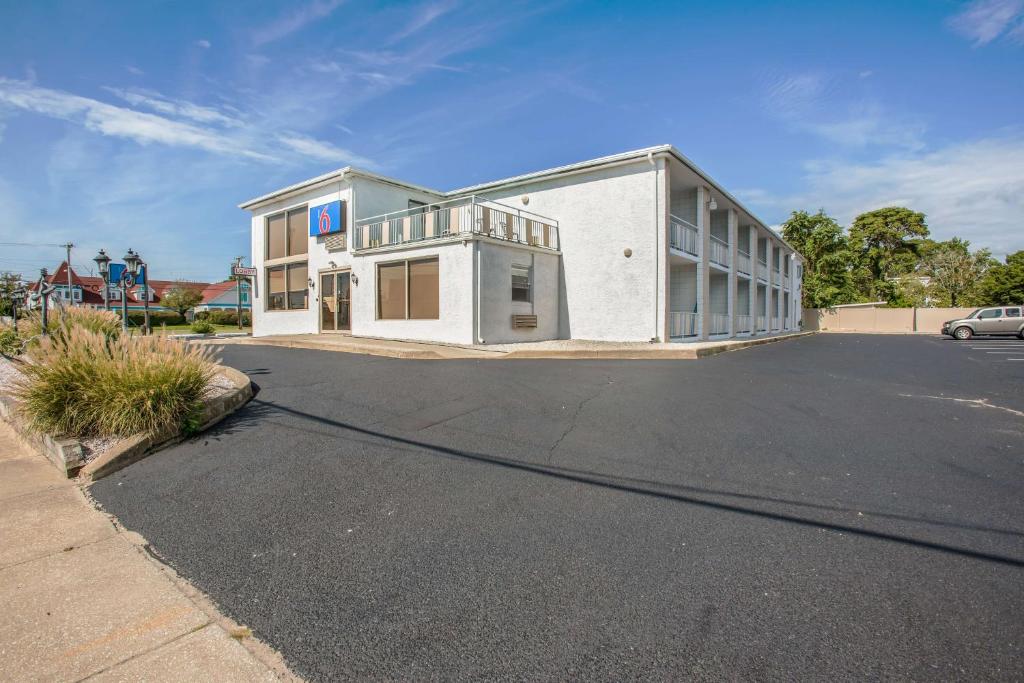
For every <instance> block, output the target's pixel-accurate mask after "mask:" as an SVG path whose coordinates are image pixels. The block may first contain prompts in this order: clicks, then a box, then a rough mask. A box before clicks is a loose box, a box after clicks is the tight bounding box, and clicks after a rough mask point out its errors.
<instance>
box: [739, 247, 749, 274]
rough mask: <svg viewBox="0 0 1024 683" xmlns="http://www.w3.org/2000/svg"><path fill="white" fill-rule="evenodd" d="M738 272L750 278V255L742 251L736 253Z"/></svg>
mask: <svg viewBox="0 0 1024 683" xmlns="http://www.w3.org/2000/svg"><path fill="white" fill-rule="evenodd" d="M736 271H737V272H739V273H742V274H743V275H746V276H748V277H749V276H750V273H751V270H750V254H748V253H747V252H745V251H743V250H742V249H741V250H739V251H737V252H736Z"/></svg>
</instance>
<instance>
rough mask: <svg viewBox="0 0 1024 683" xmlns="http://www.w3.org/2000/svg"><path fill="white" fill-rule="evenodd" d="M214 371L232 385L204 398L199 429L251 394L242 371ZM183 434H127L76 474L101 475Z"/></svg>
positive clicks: (94, 477) (89, 478) (91, 477)
mask: <svg viewBox="0 0 1024 683" xmlns="http://www.w3.org/2000/svg"><path fill="white" fill-rule="evenodd" d="M217 372H218V373H220V374H221V375H223V376H225V377H227V378H228V380H229V381H230V382H231V383H232V384H233V385H234V386H235V388H234V389H233V390H232V391H230V392H228V393H226V394H223V395H221V396H217V397H215V398H213V399H210V400H208V401H206V402H205V405H204V406H203V423H202V426H200V427H199V430H198V431H199V432H203V431H206V430H207V429H209V428H210V427H212V426H213V425H215V424H217V423H218V422H220V421H221V420H223V419H224V418H225V417H227V416H228V415H230V414H231V413H233V412H235V411H236V410H238V409H239V408H241V407H242V406H243V405H245V404H246V403H248V402H249V399H251V398H252V395H253V394H252V382H251V381H250V380H249V378H248V377H247V376H246V375H245V374H243V373H241V372H239V371H238V370H235V369H234V368H229V367H227V366H224V365H221V366H218V368H217ZM186 438H188V435H185V434H181V433H178V432H177V431H174V432H160V433H156V434H138V435H136V436H132V437H128V438H127V439H124V440H123V441H121V442H119V443H118V444H117V445H116V446H114V447H113V448H111V449H110V450H108V451H107V452H105V453H103V454H102V455H100V456H99V457H97V458H96V459H95V460H93V461H91V462H89V463H88V464H86V465H85V466H84V467H82V469H81V470H80V471H79V476H80V477H81V478H82V479H83V480H84V481H86V482H92V481H96V480H97V479H102V478H103V477H106V476H107V475H109V474H113V473H114V472H117V471H118V470H120V469H123V468H125V467H127V466H128V465H131V464H132V463H134V462H138V461H139V460H142V459H143V458H145V457H148V456H150V455H152V454H153V453H156V452H157V451H159V450H160V449H162V448H167V447H168V446H173V445H174V444H176V443H179V442H181V441H183V440H184V439H186Z"/></svg>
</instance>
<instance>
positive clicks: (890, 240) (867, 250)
mask: <svg viewBox="0 0 1024 683" xmlns="http://www.w3.org/2000/svg"><path fill="white" fill-rule="evenodd" d="M926 237H928V224H927V223H926V222H925V218H924V214H923V213H919V212H917V211H912V210H910V209H907V208H904V207H901V206H889V207H886V208H884V209H875V210H874V211H868V212H867V213H862V214H861V215H859V216H857V218H855V219H854V221H853V225H852V226H850V237H849V241H850V248H851V250H852V251H853V253H854V255H855V258H856V268H855V271H854V280H855V282H856V284H857V288H858V290H859V294H860V296H861V297H862V298H866V299H868V300H871V299H885V300H887V301H897V300H898V299H899V283H898V282H896V281H894V280H892V278H894V277H898V276H901V275H906V274H908V273H909V272H912V271H913V268H914V266H915V264H916V263H917V261H918V252H919V246H920V243H921V240H923V239H924V238H926Z"/></svg>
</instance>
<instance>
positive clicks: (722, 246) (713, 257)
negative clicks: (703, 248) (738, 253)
mask: <svg viewBox="0 0 1024 683" xmlns="http://www.w3.org/2000/svg"><path fill="white" fill-rule="evenodd" d="M708 245H709V246H708V252H709V253H708V260H709V261H711V262H712V263H717V264H718V265H720V266H724V267H726V268H728V267H729V243H728V242H726V241H725V240H722V239H720V238H718V237H715V236H714V235H710V239H709V240H708Z"/></svg>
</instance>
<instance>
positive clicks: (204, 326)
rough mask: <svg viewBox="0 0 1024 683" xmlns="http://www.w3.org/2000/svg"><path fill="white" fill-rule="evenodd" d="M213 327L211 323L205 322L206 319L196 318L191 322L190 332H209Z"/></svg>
mask: <svg viewBox="0 0 1024 683" xmlns="http://www.w3.org/2000/svg"><path fill="white" fill-rule="evenodd" d="M215 329H217V328H215V327H214V326H213V323H210V322H207V321H206V320H197V321H195V322H194V323H192V332H194V333H195V334H210V333H211V332H213V331H214V330H215Z"/></svg>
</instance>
